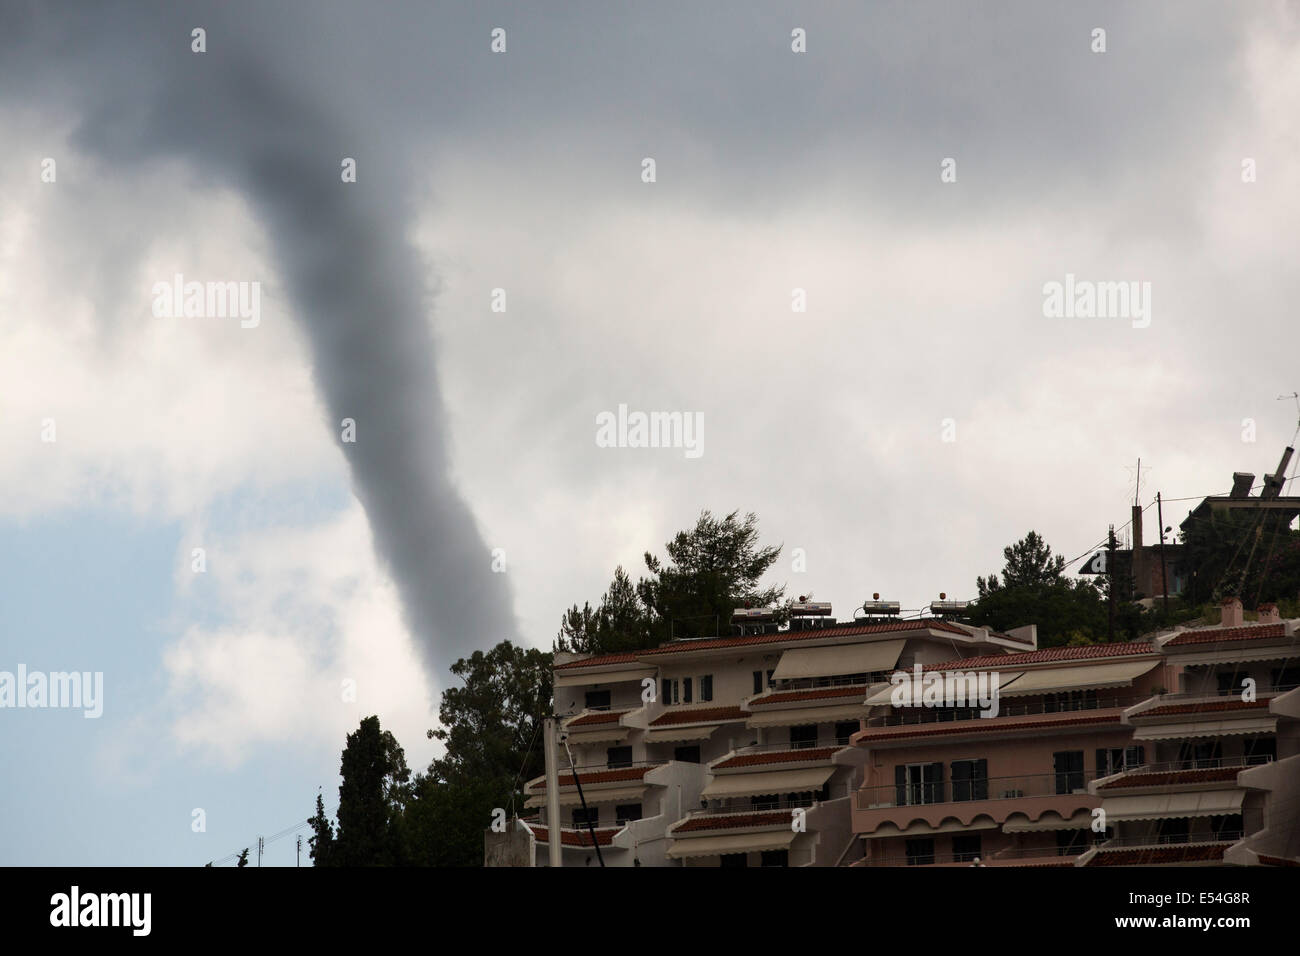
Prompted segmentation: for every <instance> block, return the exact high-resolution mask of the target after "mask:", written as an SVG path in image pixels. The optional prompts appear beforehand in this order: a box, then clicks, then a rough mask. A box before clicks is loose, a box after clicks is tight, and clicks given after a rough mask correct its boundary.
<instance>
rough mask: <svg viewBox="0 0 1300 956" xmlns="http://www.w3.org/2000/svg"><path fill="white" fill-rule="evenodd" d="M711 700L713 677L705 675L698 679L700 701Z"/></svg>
mask: <svg viewBox="0 0 1300 956" xmlns="http://www.w3.org/2000/svg"><path fill="white" fill-rule="evenodd" d="M709 700H713V675H712V674H705V675H704V676H703V677H701V678H700V701H701V702H704V701H709Z"/></svg>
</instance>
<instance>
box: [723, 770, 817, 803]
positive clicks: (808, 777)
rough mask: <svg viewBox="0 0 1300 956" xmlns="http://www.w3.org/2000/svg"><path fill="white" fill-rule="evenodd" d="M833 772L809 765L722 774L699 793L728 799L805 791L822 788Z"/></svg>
mask: <svg viewBox="0 0 1300 956" xmlns="http://www.w3.org/2000/svg"><path fill="white" fill-rule="evenodd" d="M834 772H835V768H834V767H809V768H807V769H804V770H769V771H768V772H767V773H728V774H719V775H717V776H716V777H714V778H713V782H712V783H710V784H709V785H708V786H707V787H705V788H704V790H703V791H702V792H701V793H700V796H701V797H704V798H706V799H709V800H725V799H727V798H728V797H755V796H758V795H759V794H766V793H804V792H806V791H808V790H820V789H821V788H822V785H823V784H825V783H826V781H827V780H829V779H830V777H831V774H833V773H834Z"/></svg>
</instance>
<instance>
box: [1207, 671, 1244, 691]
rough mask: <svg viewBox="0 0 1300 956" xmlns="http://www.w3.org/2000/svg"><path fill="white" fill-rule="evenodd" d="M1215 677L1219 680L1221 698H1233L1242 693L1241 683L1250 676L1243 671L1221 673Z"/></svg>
mask: <svg viewBox="0 0 1300 956" xmlns="http://www.w3.org/2000/svg"><path fill="white" fill-rule="evenodd" d="M1215 676H1216V677H1218V679H1219V696H1220V697H1231V696H1232V695H1233V694H1239V693H1241V690H1242V688H1241V682H1242V681H1243V680H1245V679H1246V678H1247V677H1249V676H1250V675H1249V674H1247V673H1244V672H1242V671H1220V672H1219V673H1218V674H1216V675H1215Z"/></svg>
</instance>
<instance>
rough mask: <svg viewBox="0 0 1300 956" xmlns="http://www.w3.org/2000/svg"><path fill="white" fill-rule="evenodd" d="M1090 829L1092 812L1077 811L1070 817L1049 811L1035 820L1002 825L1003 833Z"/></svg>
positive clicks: (1009, 821) (1008, 822) (1010, 822)
mask: <svg viewBox="0 0 1300 956" xmlns="http://www.w3.org/2000/svg"><path fill="white" fill-rule="evenodd" d="M1091 827H1092V811H1091V810H1079V811H1076V812H1075V814H1074V816H1072V817H1062V816H1061V815H1060V814H1059V813H1054V812H1053V811H1051V810H1048V811H1047V812H1045V813H1044V814H1043V815H1042V816H1041V817H1039V818H1038V819H1037V820H1034V821H1032V822H1031V821H1029V820H1027V819H1025V820H1021V821H1019V822H1012V821H1011V820H1008V821H1007V822H1006V823H1004V824H1002V832H1003V833H1038V832H1041V831H1043V830H1087V829H1090V828H1091Z"/></svg>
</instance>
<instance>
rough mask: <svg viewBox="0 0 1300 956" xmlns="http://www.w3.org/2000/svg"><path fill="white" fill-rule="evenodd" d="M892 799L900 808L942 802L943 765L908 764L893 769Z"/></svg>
mask: <svg viewBox="0 0 1300 956" xmlns="http://www.w3.org/2000/svg"><path fill="white" fill-rule="evenodd" d="M894 789H895V791H896V792H895V795H894V799H895V802H896V804H897V805H898V806H900V807H911V806H916V805H918V804H923V803H942V802H943V764H941V763H909V764H904V765H902V766H898V767H895V768H894Z"/></svg>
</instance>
